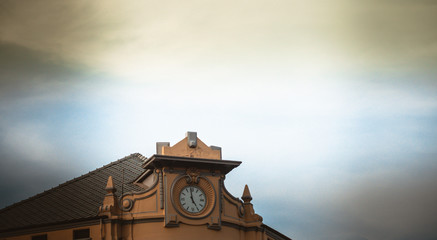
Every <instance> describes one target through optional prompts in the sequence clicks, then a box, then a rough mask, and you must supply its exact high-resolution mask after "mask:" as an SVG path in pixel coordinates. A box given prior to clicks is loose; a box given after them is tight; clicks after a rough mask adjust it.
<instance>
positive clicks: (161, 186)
mask: <svg viewBox="0 0 437 240" xmlns="http://www.w3.org/2000/svg"><path fill="white" fill-rule="evenodd" d="M156 171H159V170H156ZM158 176H159V203H160V205H159V207H160V209H164V185H163V181H162V171H159V174H158Z"/></svg>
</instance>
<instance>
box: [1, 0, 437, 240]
mask: <svg viewBox="0 0 437 240" xmlns="http://www.w3.org/2000/svg"><path fill="white" fill-rule="evenodd" d="M436 22H437V1H434V0H367V1H354V0H331V1H322V0H306V1H302V0H288V1H280V0H274V1H257V0H254V1H227V0H223V1H194V0H187V1H167V0H164V1H147V0H146V1H134V0H132V1H119V0H111V1H85V0H74V1H73V0H66V1H55V0H36V1H21V0H18V1H7V0H0V196H1V198H0V207H5V206H8V205H10V204H12V203H14V202H17V201H20V200H23V199H25V198H28V197H30V196H33V195H35V194H37V193H39V192H42V191H44V190H47V189H50V188H52V187H55V186H57V185H58V184H60V183H63V182H65V181H67V180H69V179H72V178H74V177H77V176H80V175H82V174H85V173H87V172H89V171H92V170H94V169H96V168H99V167H101V166H103V165H105V164H108V163H110V162H112V161H115V160H117V159H120V158H122V157H124V156H127V155H129V154H131V153H136V152H139V153H141V154H143V155H144V156H146V157H148V156H151V155H153V154H154V153H155V151H156V150H155V143H156V142H161V141H169V142H171V144H175V143H176V142H178V141H179V140H181V139H182V138H184V137H185V132H186V131H196V132H197V133H198V137H199V138H200V139H201V140H202V141H204V142H205V143H206V144H207V145H216V146H221V147H222V154H223V158H224V159H228V160H238V161H242V162H243V163H242V164H241V165H240V167H238V168H236V169H234V170H233V171H232V172H231V173H229V174H228V175H227V178H226V181H225V185H226V187H227V189H228V190H229V191H230V192H231V193H232V194H233V195H235V196H241V194H242V192H243V189H244V184H248V185H249V187H250V191H251V193H252V197H253V200H252V203H253V204H254V208H255V211H256V212H257V213H258V214H260V215H261V216H262V217H263V218H264V223H265V224H267V225H269V226H271V227H273V228H275V229H277V230H278V231H280V232H282V233H284V234H286V235H287V236H289V237H291V238H292V239H296V240H307V239H308V240H309V239H311V240H313V239H315V240H318V239H320V240H331V239H332V240H373V239H375V240H379V239H381V240H384V239H387V240H409V239H415V240H429V239H436V238H437V229H436V228H435V226H436V223H437V184H436V183H437V148H436V146H437V67H436V66H437V28H436V27H435V23H436Z"/></svg>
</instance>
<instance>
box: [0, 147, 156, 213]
mask: <svg viewBox="0 0 437 240" xmlns="http://www.w3.org/2000/svg"><path fill="white" fill-rule="evenodd" d="M132 157H137V158H139V159H140V160H143V161H144V160H146V159H147V158H146V157H145V156H143V155H142V154H140V153H132V154H130V155H128V156H125V157H123V158H120V159H118V160H116V161H113V162H110V163H108V164H106V165H103V166H102V167H100V168H96V169H94V170H92V171H89V172H88V173H85V174H82V175H80V176H79V177H75V178H73V179H71V180H68V181H66V182H64V183H61V184H59V185H58V186H55V187H52V188H50V189H48V190H44V191H43V192H41V193H38V194H36V195H34V196H31V197H29V198H26V199H23V200H21V201H19V202H16V203H13V204H11V205H9V206H6V207H4V208H2V209H0V213H3V212H5V211H7V210H9V209H10V208H13V207H16V206H17V205H21V204H23V203H25V202H28V201H31V200H33V199H37V198H39V197H42V196H44V195H46V194H48V193H50V192H52V191H54V190H56V189H58V188H61V187H64V186H66V185H68V184H70V183H73V182H76V181H79V180H81V179H83V178H85V177H87V176H90V175H92V174H93V173H95V172H96V171H99V170H102V169H106V168H108V167H111V166H113V165H115V164H117V163H120V162H124V161H126V160H129V159H131V158H132Z"/></svg>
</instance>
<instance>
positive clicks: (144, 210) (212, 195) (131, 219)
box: [0, 132, 290, 240]
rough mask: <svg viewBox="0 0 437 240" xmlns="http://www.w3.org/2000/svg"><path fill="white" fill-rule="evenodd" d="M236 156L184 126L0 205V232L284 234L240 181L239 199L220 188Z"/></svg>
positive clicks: (46, 235)
mask: <svg viewBox="0 0 437 240" xmlns="http://www.w3.org/2000/svg"><path fill="white" fill-rule="evenodd" d="M240 164H241V162H239V161H229V160H222V157H221V149H220V148H219V147H215V146H210V147H209V146H207V145H206V144H205V143H203V142H202V141H201V140H200V139H198V138H197V134H196V133H195V132H188V133H187V136H186V137H185V138H184V139H182V140H181V141H180V142H178V143H177V144H175V145H174V146H170V144H169V143H166V142H159V143H157V154H155V155H153V156H151V157H150V158H145V157H144V156H142V155H141V154H138V153H136V154H132V155H130V156H127V157H125V158H123V159H120V160H118V161H116V162H113V163H110V164H108V165H106V166H104V167H102V168H99V169H96V170H95V171H92V172H89V173H87V174H85V175H82V176H80V177H78V178H75V179H73V180H70V181H68V182H66V183H63V184H61V185H59V186H57V187H54V188H52V189H50V190H48V191H45V192H43V193H40V194H38V195H36V196H34V197H31V198H29V199H26V200H23V201H21V202H18V203H15V204H13V205H11V206H9V207H6V208H4V209H2V210H0V239H4V240H6V239H7V240H44V239H111V240H112V239H126V240H134V239H180V240H185V239H187V240H188V239H190V240H192V239H217V240H218V239H241V240H249V239H250V240H252V239H253V240H273V239H275V240H283V239H284V240H285V239H290V238H288V237H287V236H285V235H283V234H281V233H280V232H278V231H276V230H274V229H273V228H271V227H269V226H267V225H265V224H263V222H262V217H261V216H259V215H258V214H256V213H255V211H254V208H253V205H252V203H251V200H252V197H251V195H250V191H249V188H248V186H247V185H246V186H245V188H244V192H243V194H242V197H241V199H240V198H237V197H234V196H232V194H230V193H229V192H228V191H227V190H226V187H225V185H224V180H225V177H226V174H227V173H229V172H230V171H232V170H233V169H234V168H236V167H238V166H239V165H240Z"/></svg>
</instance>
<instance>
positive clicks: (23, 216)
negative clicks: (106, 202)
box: [0, 153, 146, 232]
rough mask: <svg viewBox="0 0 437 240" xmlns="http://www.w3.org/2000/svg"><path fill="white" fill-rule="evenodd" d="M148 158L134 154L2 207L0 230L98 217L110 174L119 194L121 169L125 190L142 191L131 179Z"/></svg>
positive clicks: (138, 173)
mask: <svg viewBox="0 0 437 240" xmlns="http://www.w3.org/2000/svg"><path fill="white" fill-rule="evenodd" d="M145 159H146V158H145V157H144V156H142V155H141V154H139V153H134V154H131V155H129V156H127V157H124V158H122V159H120V160H118V161H115V162H112V163H110V164H108V165H106V166H103V167H101V168H98V169H96V170H94V171H91V172H89V173H87V174H84V175H82V176H80V177H77V178H74V179H72V180H70V181H67V182H65V183H63V184H60V185H59V186H57V187H54V188H52V189H50V190H47V191H45V192H42V193H40V194H37V195H35V196H33V197H30V198H28V199H26V200H23V201H21V202H18V203H15V204H13V205H10V206H8V207H6V208H3V209H1V210H0V232H4V231H8V230H12V229H20V228H27V227H31V226H39V225H45V224H53V223H60V222H66V221H71V220H79V219H88V218H92V217H96V216H97V213H98V209H99V207H100V206H101V205H102V201H103V198H104V196H105V194H106V192H105V186H106V181H107V179H108V177H109V176H110V175H111V176H112V177H113V180H114V185H115V188H116V189H117V191H118V195H120V194H121V192H120V191H121V182H122V178H123V176H122V172H123V171H122V169H124V182H125V184H124V186H123V188H124V191H125V192H129V191H141V190H142V189H141V188H140V187H138V186H136V185H133V184H131V182H133V180H135V178H136V177H138V176H139V175H140V174H142V173H143V172H144V169H143V168H141V164H142V163H143V162H144V160H145Z"/></svg>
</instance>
